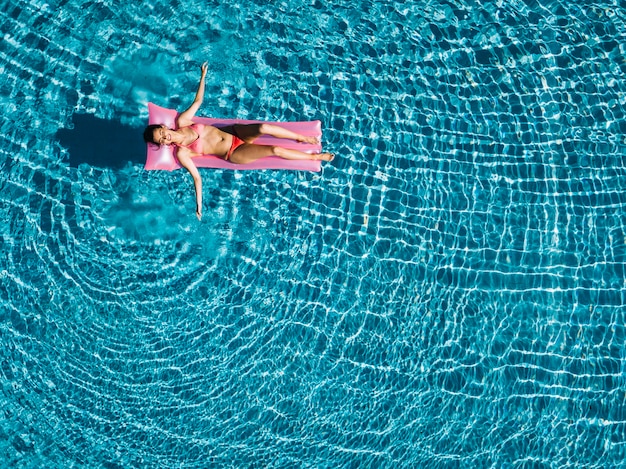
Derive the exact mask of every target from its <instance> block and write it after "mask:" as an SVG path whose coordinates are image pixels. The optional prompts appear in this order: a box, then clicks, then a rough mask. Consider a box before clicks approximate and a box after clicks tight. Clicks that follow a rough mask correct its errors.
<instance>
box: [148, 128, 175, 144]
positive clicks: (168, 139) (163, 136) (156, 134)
mask: <svg viewBox="0 0 626 469" xmlns="http://www.w3.org/2000/svg"><path fill="white" fill-rule="evenodd" d="M152 136H153V138H154V142H155V143H158V144H159V145H171V144H172V131H171V130H170V129H168V128H167V127H165V126H164V125H162V126H161V127H159V128H158V129H154V131H153V133H152Z"/></svg>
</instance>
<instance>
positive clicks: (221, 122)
mask: <svg viewBox="0 0 626 469" xmlns="http://www.w3.org/2000/svg"><path fill="white" fill-rule="evenodd" d="M148 113H149V120H148V123H149V124H164V125H166V126H167V127H169V128H174V127H175V125H176V124H175V120H176V116H177V112H176V111H175V110H173V109H166V108H163V107H160V106H157V105H156V104H152V103H148ZM193 120H194V121H195V122H198V123H201V124H207V125H213V126H215V127H224V126H227V125H232V124H252V123H259V122H261V121H249V120H242V119H213V118H210V117H194V119H193ZM270 123H271V124H275V125H279V126H281V127H284V128H286V129H289V130H291V131H293V132H297V133H299V134H302V135H307V136H315V137H318V138H319V139H320V143H319V144H315V145H313V144H310V143H301V142H296V141H294V140H285V139H280V138H274V137H268V136H261V137H259V138H258V139H256V140H255V141H254V143H258V144H259V145H278V146H281V147H284V148H293V149H297V150H300V151H304V152H307V153H318V152H320V150H321V148H322V145H321V137H322V125H321V122H320V121H307V122H270ZM193 162H194V163H195V164H196V166H197V167H198V168H219V169H292V170H293V169H295V170H303V171H320V168H321V162H320V161H316V160H285V159H283V158H279V157H277V156H268V157H266V158H261V159H260V160H257V161H254V162H253V163H249V164H234V163H230V162H228V161H225V160H223V159H222V158H219V157H217V156H215V155H203V156H197V157H195V158H194V159H193ZM181 167H182V166H181V165H180V164H179V163H178V160H177V159H176V157H175V156H174V147H173V146H167V145H161V146H160V147H159V146H157V145H153V144H150V143H149V144H147V158H146V165H145V169H164V170H167V171H173V170H174V169H178V168H181Z"/></svg>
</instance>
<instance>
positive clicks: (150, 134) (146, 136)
mask: <svg viewBox="0 0 626 469" xmlns="http://www.w3.org/2000/svg"><path fill="white" fill-rule="evenodd" d="M160 127H161V126H160V125H159V124H150V125H149V126H148V127H146V130H144V131H143V140H144V142H146V143H154V144H155V145H158V146H160V145H159V144H158V142H155V141H154V131H155V130H156V129H159V128H160Z"/></svg>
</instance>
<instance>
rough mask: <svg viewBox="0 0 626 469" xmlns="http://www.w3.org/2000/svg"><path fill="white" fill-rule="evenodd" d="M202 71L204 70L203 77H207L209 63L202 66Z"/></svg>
mask: <svg viewBox="0 0 626 469" xmlns="http://www.w3.org/2000/svg"><path fill="white" fill-rule="evenodd" d="M200 70H202V76H203V77H204V76H205V75H206V72H207V71H208V70H209V62H204V63H203V64H202V65H200Z"/></svg>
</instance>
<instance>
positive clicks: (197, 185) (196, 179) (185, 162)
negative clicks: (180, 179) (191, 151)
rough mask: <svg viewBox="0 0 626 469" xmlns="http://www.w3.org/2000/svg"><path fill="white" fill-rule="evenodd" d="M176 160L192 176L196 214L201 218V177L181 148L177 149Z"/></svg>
mask: <svg viewBox="0 0 626 469" xmlns="http://www.w3.org/2000/svg"><path fill="white" fill-rule="evenodd" d="M177 157H178V161H179V162H180V164H181V166H182V167H183V168H185V169H186V170H187V171H189V174H191V177H192V178H193V187H194V189H195V190H196V216H197V217H198V220H202V177H201V176H200V172H199V171H198V168H196V165H195V164H194V163H193V161H192V160H191V157H190V156H189V155H187V154H186V153H185V152H184V151H181V149H180V148H179V149H178V154H177Z"/></svg>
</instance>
